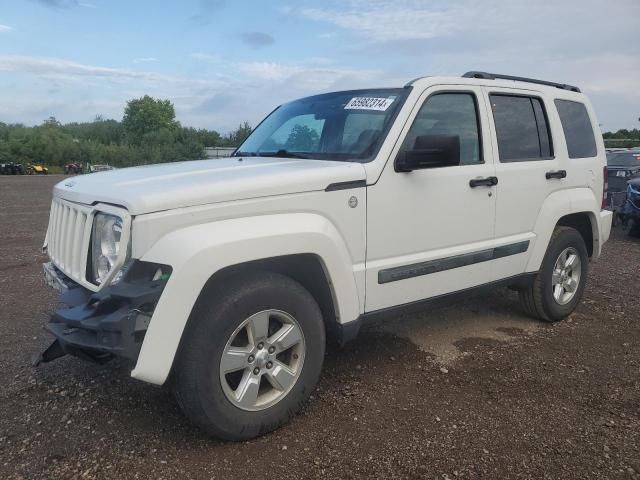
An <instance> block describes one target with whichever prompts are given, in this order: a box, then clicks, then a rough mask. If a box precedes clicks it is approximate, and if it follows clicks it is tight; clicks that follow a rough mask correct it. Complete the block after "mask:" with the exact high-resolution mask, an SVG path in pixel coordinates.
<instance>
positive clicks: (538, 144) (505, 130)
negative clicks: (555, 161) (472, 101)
mask: <svg viewBox="0 0 640 480" xmlns="http://www.w3.org/2000/svg"><path fill="white" fill-rule="evenodd" d="M490 98H491V109H492V110H493V119H494V122H495V125H496V135H497V137H498V153H499V155H500V161H501V162H522V161H528V160H543V159H548V158H550V157H551V156H552V155H553V147H552V145H551V137H550V136H549V126H548V122H547V116H546V115H545V111H544V106H543V105H542V101H541V100H540V99H539V98H534V97H523V96H512V95H498V94H494V95H491V96H490Z"/></svg>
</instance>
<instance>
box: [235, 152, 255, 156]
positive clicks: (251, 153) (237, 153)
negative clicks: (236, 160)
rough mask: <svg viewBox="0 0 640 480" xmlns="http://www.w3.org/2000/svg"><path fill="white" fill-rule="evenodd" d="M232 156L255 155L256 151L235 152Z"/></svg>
mask: <svg viewBox="0 0 640 480" xmlns="http://www.w3.org/2000/svg"><path fill="white" fill-rule="evenodd" d="M233 156H234V157H255V156H257V154H256V152H236V153H235V154H234V155H233Z"/></svg>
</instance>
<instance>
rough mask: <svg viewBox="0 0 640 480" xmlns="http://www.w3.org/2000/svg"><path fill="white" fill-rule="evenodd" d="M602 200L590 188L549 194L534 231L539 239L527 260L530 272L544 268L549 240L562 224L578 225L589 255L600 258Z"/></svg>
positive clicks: (577, 227)
mask: <svg viewBox="0 0 640 480" xmlns="http://www.w3.org/2000/svg"><path fill="white" fill-rule="evenodd" d="M599 211H600V204H599V203H598V201H597V199H596V198H595V196H594V194H593V191H592V190H591V189H589V188H574V189H567V190H560V191H556V192H554V193H552V194H551V195H549V196H548V197H547V198H546V199H545V201H544V203H543V205H542V207H541V209H540V212H539V214H538V218H537V220H536V224H535V226H534V233H535V234H536V240H535V242H534V245H533V248H532V252H531V254H530V256H529V261H528V262H527V269H526V271H527V272H535V271H537V270H538V269H539V268H540V265H541V264H542V260H543V258H544V255H545V253H546V251H547V247H548V246H549V241H550V240H551V236H552V235H553V232H554V230H555V229H556V227H558V226H567V227H572V228H575V229H576V230H577V231H578V232H579V233H580V235H582V238H583V239H584V240H585V244H586V245H587V251H588V253H589V257H590V258H591V259H593V260H595V259H596V258H598V256H599V255H600V250H601V243H602V241H601V235H600V233H601V232H600V228H601V226H600V224H599V222H598V217H597V214H596V212H599Z"/></svg>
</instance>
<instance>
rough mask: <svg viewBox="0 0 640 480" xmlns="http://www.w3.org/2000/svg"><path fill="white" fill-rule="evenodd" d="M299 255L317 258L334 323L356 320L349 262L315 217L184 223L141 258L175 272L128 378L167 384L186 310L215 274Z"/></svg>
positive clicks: (327, 225)
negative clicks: (326, 283) (330, 295)
mask: <svg viewBox="0 0 640 480" xmlns="http://www.w3.org/2000/svg"><path fill="white" fill-rule="evenodd" d="M302 253H310V254H315V255H317V256H318V257H319V258H320V259H321V261H322V263H323V265H324V268H325V269H326V273H327V277H328V278H329V281H330V287H331V289H332V292H333V296H334V301H335V304H336V305H335V306H336V311H337V316H338V321H339V322H341V323H345V322H349V321H352V320H355V319H357V318H358V316H359V315H360V313H361V312H360V307H359V305H360V302H359V296H358V289H357V285H356V280H355V276H354V264H353V260H352V259H351V256H350V254H349V251H348V249H347V247H346V245H345V242H344V240H343V238H342V237H341V235H340V234H339V232H338V230H337V229H336V228H335V226H334V225H333V224H332V223H331V222H330V221H329V220H328V219H327V218H325V217H323V216H321V215H317V214H313V213H290V214H274V215H262V216H257V217H245V218H235V219H230V220H222V221H216V222H212V223H207V224H201V225H194V226H190V227H186V228H183V229H180V230H176V231H173V232H171V233H169V234H167V235H166V236H164V237H162V238H161V239H160V240H159V241H158V242H157V243H156V244H155V245H154V246H153V247H152V248H151V249H150V250H149V251H148V252H147V253H146V254H145V255H144V256H143V257H142V258H141V260H143V261H148V262H158V263H164V264H168V265H171V267H172V268H173V273H172V275H171V277H170V278H169V280H168V282H167V285H166V287H165V290H164V292H163V294H162V296H161V297H160V301H159V302H158V305H157V307H156V309H155V312H154V314H153V317H152V319H151V322H150V324H149V329H148V330H147V333H146V336H145V339H144V342H143V344H142V349H141V351H140V356H139V357H138V362H137V363H136V366H135V368H134V370H133V371H132V372H131V376H132V377H133V378H136V379H139V380H144V381H146V382H150V383H154V384H158V385H161V384H163V383H164V382H165V380H166V379H167V377H168V375H169V372H170V370H171V366H172V364H173V360H174V357H175V355H176V352H177V349H178V345H179V343H180V338H181V337H182V333H183V331H184V328H185V326H186V323H187V320H188V318H189V315H190V313H191V310H192V308H193V306H194V304H195V302H196V300H197V298H198V295H199V294H200V292H201V290H202V288H203V287H204V285H205V283H206V282H207V280H208V279H209V278H210V277H211V276H212V275H213V274H214V273H215V272H217V271H219V270H221V269H223V268H225V267H228V266H232V265H238V264H241V263H244V262H248V261H252V260H260V259H264V258H272V257H278V256H282V255H291V254H302Z"/></svg>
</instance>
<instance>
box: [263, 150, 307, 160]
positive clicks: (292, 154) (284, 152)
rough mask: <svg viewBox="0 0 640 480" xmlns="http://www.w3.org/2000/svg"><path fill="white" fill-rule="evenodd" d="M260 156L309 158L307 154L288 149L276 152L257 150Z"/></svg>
mask: <svg viewBox="0 0 640 480" xmlns="http://www.w3.org/2000/svg"><path fill="white" fill-rule="evenodd" d="M258 155H260V156H261V157H280V158H309V157H308V156H307V155H303V154H301V153H295V152H289V151H288V150H284V149H280V150H278V151H277V152H258Z"/></svg>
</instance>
